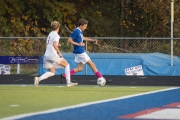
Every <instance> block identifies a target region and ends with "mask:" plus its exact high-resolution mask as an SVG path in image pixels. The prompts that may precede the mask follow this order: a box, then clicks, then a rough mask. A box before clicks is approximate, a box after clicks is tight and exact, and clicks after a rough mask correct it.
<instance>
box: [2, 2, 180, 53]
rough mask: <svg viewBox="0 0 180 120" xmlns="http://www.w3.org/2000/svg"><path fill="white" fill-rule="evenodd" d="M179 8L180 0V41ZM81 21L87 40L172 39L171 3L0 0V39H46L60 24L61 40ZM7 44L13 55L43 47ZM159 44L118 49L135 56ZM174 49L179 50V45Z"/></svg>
mask: <svg viewBox="0 0 180 120" xmlns="http://www.w3.org/2000/svg"><path fill="white" fill-rule="evenodd" d="M179 8H180V2H179V0H174V23H173V24H174V37H180V31H179V30H180V19H179V18H180V14H179V11H180V10H179ZM80 18H84V19H86V20H88V22H89V23H88V28H87V30H86V31H84V35H85V36H88V37H170V35H171V32H170V31H171V0H1V1H0V28H1V29H0V36H1V37H13V36H14V37H46V36H47V35H48V33H49V32H50V31H51V29H50V23H51V22H52V21H54V20H57V21H59V22H60V24H61V29H60V31H59V34H60V36H63V37H68V36H69V33H68V32H66V31H65V29H63V26H67V27H68V28H69V29H70V30H71V31H72V30H73V29H75V28H76V27H77V21H78V20H79V19H80ZM7 42H8V43H5V44H6V45H9V46H8V47H9V48H6V49H8V50H11V51H10V53H11V54H12V55H13V54H16V55H22V54H30V53H31V52H32V53H37V52H36V51H35V50H34V49H35V48H39V47H40V46H41V45H39V46H38V44H41V42H38V44H37V43H35V41H34V40H30V39H28V40H26V41H24V40H22V39H18V40H12V41H10V42H9V41H7ZM105 42H106V41H105ZM110 42H112V41H110ZM156 42H157V41H156ZM156 42H153V41H152V42H150V43H149V41H143V42H142V41H140V40H139V41H128V40H127V41H125V42H122V41H118V43H115V45H116V46H115V47H121V48H127V49H129V48H131V49H132V52H133V51H134V48H136V47H138V46H139V44H141V46H142V48H143V49H146V50H147V45H152V46H151V47H150V48H152V49H157V47H156V46H155V45H157V43H156ZM0 43H2V41H0ZM34 44H35V46H34ZM42 44H44V42H42ZM104 44H108V41H107V43H104ZM158 44H164V45H165V46H166V47H165V49H167V48H169V47H170V46H169V43H167V42H163V41H161V42H158ZM2 45H3V44H1V46H2ZM174 45H176V46H177V47H178V46H180V44H179V42H178V41H175V42H174ZM153 47H154V48H153ZM177 47H176V49H177ZM91 48H92V46H91ZM4 49H5V48H4ZM158 49H161V47H158ZM140 50H141V49H140ZM140 50H139V51H138V52H141V51H140ZM161 50H164V48H163V47H162V49H161ZM168 51H169V50H168ZM117 52H118V51H117ZM147 52H151V51H147Z"/></svg>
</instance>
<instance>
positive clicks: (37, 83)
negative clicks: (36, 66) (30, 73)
mask: <svg viewBox="0 0 180 120" xmlns="http://www.w3.org/2000/svg"><path fill="white" fill-rule="evenodd" d="M38 85H39V78H38V77H35V78H34V86H35V87H36V88H37V87H38Z"/></svg>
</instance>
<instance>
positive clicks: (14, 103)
mask: <svg viewBox="0 0 180 120" xmlns="http://www.w3.org/2000/svg"><path fill="white" fill-rule="evenodd" d="M166 88H169V87H139V86H136V87H129V86H104V87H99V86H93V85H86V86H83V85H82V86H80V85H79V86H76V87H69V88H68V87H66V86H57V85H54V86H42V85H41V86H39V87H38V88H37V89H36V88H34V86H32V85H28V86H26V85H16V86H13V85H12V86H11V85H1V86H0V95H1V97H0V101H1V102H0V106H1V109H0V118H3V117H8V116H12V115H18V114H23V113H29V112H37V111H43V110H48V109H52V108H60V107H65V106H71V105H76V104H81V103H87V102H92V101H98V100H104V99H110V98H117V97H121V96H126V95H132V94H138V93H144V92H149V91H155V90H161V89H166Z"/></svg>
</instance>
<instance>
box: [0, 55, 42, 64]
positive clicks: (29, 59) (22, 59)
mask: <svg viewBox="0 0 180 120" xmlns="http://www.w3.org/2000/svg"><path fill="white" fill-rule="evenodd" d="M0 64H39V56H0Z"/></svg>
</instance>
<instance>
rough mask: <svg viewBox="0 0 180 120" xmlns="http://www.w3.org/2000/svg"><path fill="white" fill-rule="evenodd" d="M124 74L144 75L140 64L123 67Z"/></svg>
mask: <svg viewBox="0 0 180 120" xmlns="http://www.w3.org/2000/svg"><path fill="white" fill-rule="evenodd" d="M125 74H126V75H131V76H138V75H139V76H144V72H143V69H142V65H138V66H134V67H130V68H126V69H125Z"/></svg>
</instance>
